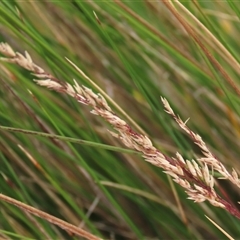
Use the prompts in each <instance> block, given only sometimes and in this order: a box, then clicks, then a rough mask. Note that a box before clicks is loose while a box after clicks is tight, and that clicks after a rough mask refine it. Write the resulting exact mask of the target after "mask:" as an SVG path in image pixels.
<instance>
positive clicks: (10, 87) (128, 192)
mask: <svg viewBox="0 0 240 240" xmlns="http://www.w3.org/2000/svg"><path fill="white" fill-rule="evenodd" d="M171 3H172V4H173V6H174V8H175V11H176V12H177V13H179V14H180V16H181V17H182V19H184V21H185V22H186V23H187V24H188V25H189V26H191V29H192V31H193V32H194V34H195V35H196V36H197V38H198V39H199V41H200V42H201V43H202V44H203V45H204V46H205V48H206V49H207V50H208V51H209V53H210V54H211V55H212V57H213V58H214V59H215V60H216V61H218V62H219V64H220V66H221V68H222V69H223V70H224V71H225V72H226V73H227V74H228V76H229V78H230V79H231V80H232V81H233V82H234V83H235V84H236V86H238V85H239V73H240V68H239V57H240V55H239V48H240V44H239V38H240V24H239V23H240V21H239V16H240V2H238V1H231V0H228V1H217V0H211V1H195V0H193V1H174V2H171ZM94 12H95V14H96V16H97V18H96V16H95V15H94ZM0 40H1V42H7V43H8V44H10V45H11V46H12V48H13V49H14V50H16V51H18V52H21V53H24V51H25V50H27V51H28V53H29V54H30V55H31V57H32V59H33V61H34V62H35V63H36V64H38V65H39V66H41V67H42V68H43V69H45V70H46V71H47V72H49V73H51V74H52V75H54V76H55V77H57V78H58V79H61V80H63V81H66V82H69V83H73V79H76V81H77V82H78V83H79V84H80V85H85V86H87V87H90V88H92V89H93V91H95V92H97V91H96V89H95V88H94V86H92V85H91V84H90V83H89V82H88V81H86V80H85V79H84V78H82V76H81V75H80V74H79V73H78V72H77V71H76V70H75V69H74V68H73V67H72V66H71V65H70V64H69V63H68V62H67V61H66V60H65V57H67V58H68V59H70V60H71V61H73V62H74V63H75V64H76V65H77V66H78V67H79V68H80V69H82V70H83V71H84V72H85V73H86V74H87V75H88V76H89V77H90V78H91V79H92V80H93V81H94V82H95V83H96V84H97V85H98V86H100V87H101V88H102V89H103V90H104V91H105V92H106V93H107V94H108V95H109V96H110V97H111V98H112V99H113V100H114V101H115V102H116V103H117V104H118V105H119V106H121V108H122V109H123V110H124V111H125V112H126V113H127V115H128V116H126V115H124V114H123V113H122V112H121V111H120V110H119V109H116V108H115V107H114V106H113V105H111V106H112V107H113V109H114V111H115V112H116V113H117V114H118V115H119V116H120V117H122V118H123V119H124V120H126V121H127V122H128V123H129V124H130V125H131V126H132V127H133V128H134V129H135V130H136V131H138V132H141V131H143V132H145V134H146V135H148V136H149V137H150V139H151V140H152V141H153V143H154V145H155V146H156V147H157V148H159V149H160V150H161V151H162V152H163V153H164V154H166V155H168V156H171V157H174V155H175V153H176V152H179V153H181V154H182V155H183V156H184V157H185V158H186V159H189V160H191V159H196V158H197V157H200V156H202V155H201V152H200V150H199V149H198V148H197V147H196V145H194V143H193V142H192V141H191V139H189V138H188V137H187V136H186V135H185V134H184V133H183V132H182V131H181V130H180V129H179V127H178V126H177V125H176V124H175V123H174V121H173V120H172V119H171V118H170V116H168V115H167V114H166V113H165V112H164V110H163V106H162V103H161V101H160V96H163V97H166V98H167V100H168V101H169V102H170V104H171V106H172V108H173V109H174V111H175V112H176V113H178V114H179V115H180V116H181V118H182V119H183V120H186V119H188V118H190V121H189V122H188V126H189V127H191V129H192V130H193V131H194V132H197V133H198V134H200V135H201V136H202V138H203V139H204V141H205V142H206V143H207V145H208V146H209V147H210V149H211V150H212V151H213V153H214V154H215V155H216V156H217V157H218V158H219V159H220V160H221V161H222V162H223V163H224V165H225V166H226V167H227V168H228V169H229V170H231V168H232V167H234V168H235V169H236V171H238V173H239V169H240V168H239V156H240V142H239V136H240V128H239V126H240V125H239V123H240V119H239V103H240V101H239V95H238V94H237V92H236V91H235V90H234V89H233V88H232V87H231V86H230V84H229V82H228V81H227V79H226V77H224V76H222V74H221V71H220V70H219V69H218V68H216V66H214V65H213V64H212V62H211V61H209V59H208V58H207V57H206V55H205V53H204V52H203V51H202V49H201V48H200V47H199V45H198V44H197V43H196V41H194V40H193V39H192V38H191V36H189V34H188V33H187V32H186V30H185V29H184V28H183V26H182V24H181V23H180V22H179V21H178V20H177V18H175V17H174V15H173V13H172V12H171V11H169V9H168V8H167V7H166V5H165V4H164V3H163V2H162V1H124V2H116V1H70V0H68V1H13V0H12V1H1V2H0ZM0 69H1V78H0V80H1V88H0V95H1V101H0V125H1V126H8V127H14V128H19V129H24V130H33V131H38V132H45V133H52V134H56V135H62V136H66V137H71V138H76V139H80V140H85V141H89V144H88V143H85V142H84V143H82V144H78V143H72V142H68V141H62V140H57V139H49V138H46V137H41V136H38V135H37V134H34V135H28V134H24V133H20V132H9V131H6V130H1V131H0V162H1V168H0V175H1V176H0V177H1V178H0V179H1V180H0V192H1V193H2V194H5V195H7V196H10V197H13V198H15V199H18V200H20V201H22V202H24V203H27V204H29V205H31V206H33V207H36V208H38V209H41V210H43V211H45V212H47V213H49V214H52V215H54V216H56V217H59V218H61V219H63V220H65V221H67V222H69V223H72V224H74V225H77V226H80V227H83V228H84V229H85V230H86V231H89V232H91V233H92V234H95V235H97V236H99V237H102V238H104V239H227V237H226V236H225V235H223V234H222V233H221V232H220V231H219V230H218V229H217V228H216V227H214V226H213V224H212V223H210V222H209V221H208V220H207V219H206V217H205V215H207V216H208V217H210V218H211V219H213V220H214V221H215V222H216V223H217V224H219V225H220V226H221V227H222V228H223V229H224V230H225V231H226V232H227V233H229V234H230V235H231V236H232V237H233V238H235V239H237V238H238V239H240V225H239V221H238V220H237V219H235V218H234V217H232V216H230V215H229V214H228V213H227V212H226V211H224V210H222V209H218V208H214V207H213V206H211V205H209V204H208V203H201V204H195V203H193V202H192V201H191V200H187V195H186V194H185V192H184V190H183V189H181V188H180V187H179V186H177V185H175V184H174V183H172V182H171V180H169V179H168V178H167V176H166V175H165V174H164V173H162V170H161V169H159V168H157V167H154V166H152V165H150V164H149V163H147V162H144V160H143V159H142V158H141V155H140V154H137V153H135V152H133V151H125V150H124V148H125V147H124V146H123V144H121V142H120V141H118V140H117V139H115V138H113V137H112V136H111V135H110V134H109V132H108V131H107V129H109V130H111V126H109V125H108V124H106V123H105V122H104V121H103V120H102V119H100V118H99V117H96V116H94V115H92V114H91V113H90V110H91V109H90V108H89V107H87V106H83V105H81V104H79V103H77V102H76V101H75V100H74V99H71V98H70V97H68V96H66V95H62V94H60V93H55V92H51V91H49V90H47V89H44V88H42V87H39V86H37V85H36V84H35V83H34V82H33V81H32V79H33V78H34V76H33V75H31V73H29V72H28V71H26V70H24V69H21V68H20V67H17V66H15V65H11V64H6V63H2V62H1V64H0ZM132 121H135V122H136V124H137V125H138V126H137V125H134V124H133V123H132ZM141 129H142V130H141ZM101 144H104V145H101ZM19 145H21V147H22V148H20V147H19ZM27 153H28V154H29V155H27ZM30 156H31V157H30ZM216 188H217V192H218V193H219V194H220V195H222V196H223V197H224V198H225V199H226V200H228V201H229V202H233V204H237V201H239V199H240V194H239V189H237V188H235V187H234V186H232V185H231V184H229V183H228V181H224V180H217V182H216ZM174 191H176V192H175V193H174ZM0 209H1V210H0V214H1V216H0V228H1V230H0V234H1V237H3V238H4V239H8V238H9V239H27V238H29V239H79V238H77V237H76V236H72V235H71V234H69V233H67V232H65V231H63V230H61V229H59V228H57V227H56V226H54V225H52V224H50V223H48V222H46V221H45V220H42V219H39V218H35V217H34V216H32V215H30V214H27V213H25V212H24V211H22V210H20V209H18V208H16V207H14V206H12V205H10V204H7V203H4V202H0Z"/></svg>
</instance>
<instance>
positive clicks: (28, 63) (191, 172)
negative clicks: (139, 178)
mask: <svg viewBox="0 0 240 240" xmlns="http://www.w3.org/2000/svg"><path fill="white" fill-rule="evenodd" d="M0 52H2V53H3V54H4V55H5V56H6V57H8V58H1V59H2V60H3V61H6V62H11V63H15V64H18V65H19V66H21V67H23V68H25V69H28V70H30V71H32V73H33V74H34V75H35V76H37V77H38V78H39V79H38V80H34V81H35V82H36V83H37V84H39V85H41V86H43V87H46V88H49V89H51V90H54V91H57V92H61V93H65V94H68V95H70V96H71V97H73V98H75V99H76V100H77V101H78V102H80V103H82V104H85V105H89V106H91V107H92V111H91V113H92V114H95V115H99V116H101V117H102V118H104V119H105V120H106V121H107V122H108V123H109V124H111V125H112V127H113V129H114V130H115V131H114V132H113V131H109V132H110V133H111V134H112V136H114V137H116V138H118V139H120V140H121V141H122V142H123V143H124V144H125V146H127V147H129V148H131V149H135V150H137V151H139V152H141V153H142V156H143V158H144V159H145V160H146V161H147V162H150V163H151V164H153V165H154V166H157V167H160V168H162V169H163V170H164V172H165V173H166V174H168V175H170V176H171V177H172V178H173V181H175V182H176V183H178V184H179V185H180V186H182V187H183V188H184V189H185V191H186V193H187V194H188V198H189V199H191V200H193V201H194V202H203V201H208V202H210V203H211V204H212V205H213V206H216V207H220V208H224V209H225V210H227V211H228V212H229V213H231V214H232V215H234V216H235V217H237V218H239V219H240V212H239V211H238V210H237V208H236V207H235V206H234V205H232V204H231V203H229V202H227V201H226V200H224V199H223V198H222V197H220V196H219V195H218V194H217V193H216V191H215V189H214V178H213V176H212V174H211V173H210V172H209V169H208V166H212V167H213V168H214V169H215V170H216V171H218V172H220V173H221V174H222V175H223V177H224V178H226V179H229V180H230V181H231V182H233V183H234V184H236V185H237V186H239V179H238V176H237V173H236V171H235V170H233V172H232V174H229V173H228V171H227V170H226V168H225V167H224V166H223V165H222V164H221V163H220V162H219V161H218V160H217V159H216V158H215V157H214V155H213V154H212V153H211V152H210V150H209V149H208V148H207V147H206V145H205V143H204V142H203V141H202V139H201V137H200V136H199V135H197V134H194V133H193V132H192V131H191V130H190V129H189V128H187V127H186V124H185V123H184V122H182V120H181V119H180V118H178V117H176V115H175V114H174V112H173V111H172V109H171V107H170V105H169V103H168V102H167V100H166V99H164V98H162V101H163V104H164V107H165V110H166V111H167V112H168V113H169V114H170V115H171V116H172V117H173V118H174V119H175V120H176V121H177V122H178V124H179V125H180V127H181V128H182V129H184V130H185V131H186V132H187V133H188V134H189V135H190V136H191V137H192V139H193V140H194V142H195V143H196V144H197V145H198V146H200V148H201V149H202V151H203V154H204V156H205V157H204V158H201V159H198V160H199V161H201V162H202V163H203V167H201V166H200V165H199V164H198V163H197V162H196V161H194V160H192V161H189V160H185V159H184V158H183V157H182V156H181V155H180V154H179V153H177V154H176V157H174V158H173V157H172V158H171V157H168V156H166V155H164V154H163V153H161V152H160V151H159V150H158V149H156V148H155V147H154V146H153V144H152V142H151V140H150V139H149V138H148V137H147V136H145V135H143V134H139V133H137V132H135V131H134V130H133V129H132V128H131V127H130V126H129V125H128V124H127V123H126V122H125V121H124V120H123V119H121V118H119V117H118V116H117V115H116V114H115V113H114V112H113V110H112V109H111V108H110V106H109V105H108V103H107V102H106V100H105V98H104V97H103V96H102V95H101V94H95V93H94V92H93V91H92V90H91V89H89V88H87V87H85V86H80V85H79V84H78V83H77V81H76V80H74V85H70V84H69V83H66V82H62V81H60V80H58V79H56V78H55V77H53V76H52V75H51V74H48V73H46V72H45V71H44V70H43V69H42V68H40V67H39V66H37V65H36V64H34V63H33V61H32V59H31V57H30V56H29V54H28V53H25V55H26V56H23V55H22V54H20V53H14V51H13V50H12V49H11V47H10V46H9V45H8V44H3V43H2V44H1V45H0Z"/></svg>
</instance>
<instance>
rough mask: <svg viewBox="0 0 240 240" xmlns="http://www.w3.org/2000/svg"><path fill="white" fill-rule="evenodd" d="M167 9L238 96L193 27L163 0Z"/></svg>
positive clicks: (235, 87) (237, 90) (237, 91)
mask: <svg viewBox="0 0 240 240" xmlns="http://www.w3.org/2000/svg"><path fill="white" fill-rule="evenodd" d="M163 3H164V4H165V5H166V7H167V8H168V10H169V11H170V12H171V13H172V14H173V15H174V16H175V17H176V18H177V20H178V21H179V23H181V25H182V26H183V27H184V29H185V30H186V31H187V32H188V34H189V35H190V36H191V37H192V38H193V39H194V41H195V42H196V43H197V44H198V46H199V47H200V48H201V49H202V51H203V52H204V54H205V55H206V57H207V58H208V59H209V61H210V62H211V63H212V64H213V65H214V66H215V68H216V69H218V71H219V72H220V73H221V75H222V76H223V77H224V78H225V80H226V81H227V82H228V83H229V85H230V86H231V87H232V89H233V90H234V91H235V92H236V93H237V95H238V96H240V89H239V87H238V86H237V85H236V83H235V82H234V81H233V80H232V78H231V77H230V76H229V75H228V73H227V72H226V71H225V70H224V69H223V68H222V66H221V65H220V64H219V62H218V61H217V60H216V59H215V58H214V57H213V55H212V54H211V53H210V52H209V50H208V49H207V48H206V47H205V45H204V44H203V43H202V42H201V39H200V38H199V37H198V35H197V34H196V32H195V31H194V30H193V28H192V27H191V26H190V25H189V24H188V23H187V22H186V21H185V20H184V18H183V17H182V16H181V14H179V12H178V11H177V10H176V8H175V7H174V6H173V4H172V3H171V2H170V1H163Z"/></svg>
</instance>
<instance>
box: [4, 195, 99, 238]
mask: <svg viewBox="0 0 240 240" xmlns="http://www.w3.org/2000/svg"><path fill="white" fill-rule="evenodd" d="M0 199H1V200H2V201H5V202H8V203H10V204H12V205H15V206H17V207H18V208H21V209H23V210H24V211H26V212H29V213H31V214H33V215H35V216H38V217H40V218H42V219H45V220H47V221H48V222H51V223H53V224H55V225H57V226H59V227H60V228H62V229H64V230H67V231H68V232H69V233H73V234H76V235H78V236H81V237H83V238H85V239H89V240H100V239H101V238H98V237H96V236H94V235H92V234H91V233H88V232H86V231H85V230H83V229H81V228H79V227H76V226H74V225H72V224H70V223H67V222H65V221H63V220H61V219H59V218H56V217H54V216H52V215H50V214H47V213H45V212H43V211H40V210H38V209H36V208H34V207H31V206H29V205H27V204H24V203H22V202H19V201H17V200H15V199H13V198H10V197H7V196H5V195H3V194H0Z"/></svg>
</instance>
